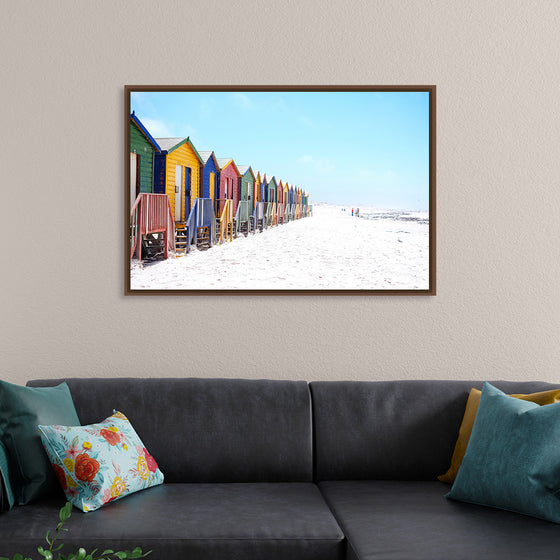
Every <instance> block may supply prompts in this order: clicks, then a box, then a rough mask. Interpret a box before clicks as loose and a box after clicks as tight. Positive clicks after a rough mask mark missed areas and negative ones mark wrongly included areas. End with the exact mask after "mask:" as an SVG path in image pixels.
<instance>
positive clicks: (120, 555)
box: [114, 552, 128, 560]
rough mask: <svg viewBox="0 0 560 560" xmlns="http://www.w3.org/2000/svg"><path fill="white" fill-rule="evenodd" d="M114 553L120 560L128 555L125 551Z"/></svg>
mask: <svg viewBox="0 0 560 560" xmlns="http://www.w3.org/2000/svg"><path fill="white" fill-rule="evenodd" d="M114 555H115V556H116V557H117V558H120V559H121V560H124V559H125V558H126V557H127V556H128V554H127V553H126V552H115V553H114Z"/></svg>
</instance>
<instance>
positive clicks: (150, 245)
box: [142, 233, 165, 262]
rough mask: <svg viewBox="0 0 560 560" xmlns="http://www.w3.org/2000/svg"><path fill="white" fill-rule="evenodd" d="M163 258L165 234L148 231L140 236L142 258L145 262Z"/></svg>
mask: <svg viewBox="0 0 560 560" xmlns="http://www.w3.org/2000/svg"><path fill="white" fill-rule="evenodd" d="M164 258H165V235H164V234H163V233H149V234H147V235H143V236H142V260H143V261H146V262H151V261H156V260H161V259H164Z"/></svg>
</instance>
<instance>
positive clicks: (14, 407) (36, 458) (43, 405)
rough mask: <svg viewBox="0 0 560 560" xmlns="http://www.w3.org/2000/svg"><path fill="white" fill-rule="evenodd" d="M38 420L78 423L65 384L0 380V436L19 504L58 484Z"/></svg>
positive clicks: (53, 489) (55, 488) (53, 422)
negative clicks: (39, 384)
mask: <svg viewBox="0 0 560 560" xmlns="http://www.w3.org/2000/svg"><path fill="white" fill-rule="evenodd" d="M38 424H69V425H74V426H79V425H80V421H79V419H78V415H77V414H76V409H75V408H74V402H73V401H72V395H71V394H70V390H69V389H68V385H66V383H61V384H60V385H57V386H56V387H22V386H20V385H14V384H12V383H8V382H6V381H0V440H1V441H2V443H3V444H4V446H5V447H6V451H7V455H8V462H9V466H10V475H11V479H12V481H11V482H12V488H13V490H14V495H15V496H14V497H15V502H16V503H17V504H19V505H24V504H27V503H29V502H31V501H33V500H36V499H37V498H40V497H41V496H44V495H46V494H48V493H50V492H53V491H55V490H58V487H59V485H58V483H57V480H56V477H55V476H54V474H53V471H52V467H51V465H50V463H49V459H48V457H47V455H46V453H45V450H44V449H43V446H42V445H41V437H40V435H39V430H38V429H37V425H38Z"/></svg>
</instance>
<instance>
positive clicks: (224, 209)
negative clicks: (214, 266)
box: [216, 158, 241, 241]
mask: <svg viewBox="0 0 560 560" xmlns="http://www.w3.org/2000/svg"><path fill="white" fill-rule="evenodd" d="M218 166H219V168H220V196H219V207H218V215H217V216H216V219H217V220H218V226H219V227H220V240H223V239H226V238H227V239H229V240H230V241H231V239H233V232H234V221H233V217H234V215H235V209H236V208H237V202H238V201H239V177H241V174H240V173H239V170H238V169H237V165H236V164H235V162H234V161H233V159H232V158H218Z"/></svg>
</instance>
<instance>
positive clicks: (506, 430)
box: [446, 383, 560, 523]
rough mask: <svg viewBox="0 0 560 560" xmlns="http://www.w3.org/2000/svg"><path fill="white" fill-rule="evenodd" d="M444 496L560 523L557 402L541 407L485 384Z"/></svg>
mask: <svg viewBox="0 0 560 560" xmlns="http://www.w3.org/2000/svg"><path fill="white" fill-rule="evenodd" d="M446 497H447V498H451V499H454V500H459V501H463V502H470V503H473V504H479V505H485V506H491V507H495V508H500V509H505V510H509V511H514V512H517V513H523V514H526V515H531V516H533V517H538V518H540V519H545V520H547V521H554V522H556V523H560V499H559V498H560V403H555V404H548V405H544V406H540V405H538V404H536V403H533V402H529V401H525V400H520V399H516V398H513V397H509V396H507V395H506V394H505V393H503V392H502V391H500V390H499V389H497V388H496V387H494V386H493V385H491V384H490V383H484V387H483V389H482V395H481V397H480V405H479V407H478V412H477V414H476V419H475V422H474V426H473V430H472V434H471V437H470V440H469V444H468V447H467V451H466V453H465V457H464V459H463V462H462V464H461V468H460V469H459V472H458V474H457V478H456V480H455V483H454V484H453V487H452V488H451V491H450V492H449V493H448V494H447V495H446Z"/></svg>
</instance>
